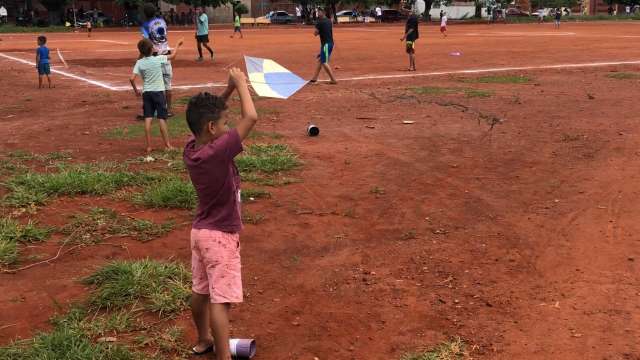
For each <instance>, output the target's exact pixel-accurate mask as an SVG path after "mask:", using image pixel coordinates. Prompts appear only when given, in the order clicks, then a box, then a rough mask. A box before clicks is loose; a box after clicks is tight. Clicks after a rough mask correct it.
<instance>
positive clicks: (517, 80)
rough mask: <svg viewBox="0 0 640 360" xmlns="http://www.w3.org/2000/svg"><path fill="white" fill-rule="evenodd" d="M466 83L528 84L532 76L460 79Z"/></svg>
mask: <svg viewBox="0 0 640 360" xmlns="http://www.w3.org/2000/svg"><path fill="white" fill-rule="evenodd" d="M460 81H462V82H465V83H477V84H527V83H529V82H531V78H529V77H527V76H524V75H487V76H481V77H478V78H472V79H468V78H465V79H460Z"/></svg>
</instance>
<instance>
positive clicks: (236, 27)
mask: <svg viewBox="0 0 640 360" xmlns="http://www.w3.org/2000/svg"><path fill="white" fill-rule="evenodd" d="M236 33H240V39H243V38H244V36H243V35H242V24H241V23H240V13H238V12H236V13H235V15H234V16H233V35H231V36H230V38H235V37H236Z"/></svg>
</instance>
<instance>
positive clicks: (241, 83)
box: [229, 68, 258, 140]
mask: <svg viewBox="0 0 640 360" xmlns="http://www.w3.org/2000/svg"><path fill="white" fill-rule="evenodd" d="M229 77H230V78H231V80H233V84H234V86H235V88H236V90H238V95H240V107H241V111H242V118H241V119H240V121H239V122H238V125H237V126H236V129H237V130H238V135H240V140H244V139H246V138H247V136H249V133H250V132H251V130H252V129H253V127H254V126H255V124H256V122H257V121H258V113H257V112H256V108H255V106H254V105H253V99H252V98H251V93H250V92H249V86H248V85H247V77H246V76H245V75H244V73H243V72H242V70H240V69H238V68H233V69H231V70H229Z"/></svg>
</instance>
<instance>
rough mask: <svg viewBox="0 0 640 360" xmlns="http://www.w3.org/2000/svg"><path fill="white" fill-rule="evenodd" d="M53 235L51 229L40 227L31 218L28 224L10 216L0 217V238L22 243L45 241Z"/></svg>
mask: <svg viewBox="0 0 640 360" xmlns="http://www.w3.org/2000/svg"><path fill="white" fill-rule="evenodd" d="M50 235H51V229H49V228H43V227H38V226H37V224H36V223H34V222H32V221H31V220H29V222H28V223H27V224H26V225H20V224H19V223H18V222H16V221H14V220H12V219H9V218H0V239H2V240H8V241H13V242H21V243H34V242H40V241H44V240H46V239H47V238H49V236H50Z"/></svg>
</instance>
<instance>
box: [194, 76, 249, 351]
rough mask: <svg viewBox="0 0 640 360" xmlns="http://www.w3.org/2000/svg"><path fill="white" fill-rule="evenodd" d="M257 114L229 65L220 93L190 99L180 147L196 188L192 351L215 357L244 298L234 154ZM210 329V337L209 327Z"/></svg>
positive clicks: (223, 346) (226, 341)
mask: <svg viewBox="0 0 640 360" xmlns="http://www.w3.org/2000/svg"><path fill="white" fill-rule="evenodd" d="M234 90H237V91H238V95H239V96H240V103H241V111H242V118H241V120H240V121H239V122H238V123H237V124H236V127H235V128H234V129H231V130H230V129H229V128H228V127H227V119H222V113H223V111H224V110H225V109H226V108H227V105H226V102H227V100H228V99H229V96H231V94H232V93H233V91H234ZM257 120H258V114H257V113H256V109H255V107H254V105H253V100H252V99H251V94H250V93H249V88H248V86H247V79H246V76H245V74H244V73H243V72H242V71H240V70H239V69H237V68H233V69H231V70H230V71H229V83H228V85H227V88H226V90H225V91H224V92H223V93H222V95H220V96H216V95H211V94H209V93H200V94H198V95H196V96H194V97H192V98H191V100H189V105H188V107H187V123H188V125H189V129H191V132H192V133H193V136H194V137H193V138H192V139H190V140H189V142H188V143H187V145H186V146H185V148H184V155H183V156H184V162H185V164H186V166H187V170H188V171H189V176H190V177H191V182H192V183H193V186H194V187H195V189H196V193H197V194H198V209H197V212H196V217H195V220H194V222H193V225H192V228H191V270H192V271H191V272H192V275H191V276H192V282H193V286H192V296H191V312H192V315H193V320H194V322H195V324H196V328H197V330H198V343H197V344H196V346H194V347H193V349H192V351H193V354H194V355H201V354H205V353H208V352H211V351H213V347H214V342H215V349H216V359H217V360H231V354H230V351H229V307H230V303H239V302H242V280H241V276H240V236H239V232H240V230H241V229H242V220H241V217H240V174H239V173H238V169H237V168H236V165H235V162H234V161H233V158H234V157H235V156H236V155H238V154H240V153H241V152H242V141H243V140H244V139H245V138H246V137H247V136H248V135H249V133H250V132H251V129H253V126H254V125H255V124H256V121H257ZM210 330H212V331H213V339H212V337H211V332H210Z"/></svg>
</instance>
